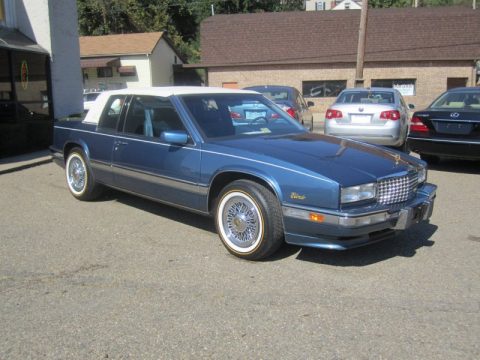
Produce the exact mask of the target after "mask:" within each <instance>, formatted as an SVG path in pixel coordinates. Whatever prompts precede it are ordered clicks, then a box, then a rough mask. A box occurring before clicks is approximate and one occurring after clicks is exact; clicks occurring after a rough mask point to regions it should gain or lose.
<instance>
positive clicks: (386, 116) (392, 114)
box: [380, 110, 400, 120]
mask: <svg viewBox="0 0 480 360" xmlns="http://www.w3.org/2000/svg"><path fill="white" fill-rule="evenodd" d="M380 119H382V120H399V119H400V111H398V110H388V111H382V112H381V113H380Z"/></svg>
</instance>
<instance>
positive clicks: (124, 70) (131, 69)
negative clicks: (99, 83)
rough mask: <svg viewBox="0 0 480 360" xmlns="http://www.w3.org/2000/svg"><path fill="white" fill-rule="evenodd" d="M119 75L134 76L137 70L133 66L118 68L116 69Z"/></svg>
mask: <svg viewBox="0 0 480 360" xmlns="http://www.w3.org/2000/svg"><path fill="white" fill-rule="evenodd" d="M117 70H118V72H119V73H120V74H136V73H137V69H136V68H135V66H120V67H119V68H118V69H117Z"/></svg>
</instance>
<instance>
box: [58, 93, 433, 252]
mask: <svg viewBox="0 0 480 360" xmlns="http://www.w3.org/2000/svg"><path fill="white" fill-rule="evenodd" d="M233 111H234V112H235V116H233V115H232V112H233ZM238 113H241V118H242V121H237V120H236V119H237V118H238V115H237V114H238ZM51 150H52V154H53V158H54V159H55V160H56V162H57V163H59V164H60V165H62V166H63V167H65V173H66V179H67V184H68V188H69V190H70V192H71V193H72V195H73V196H74V197H76V198H78V199H80V200H91V199H94V198H95V197H97V196H99V194H100V192H101V190H102V188H103V186H108V187H112V188H116V189H120V190H124V191H128V192H130V193H134V194H138V195H140V196H143V197H146V198H150V199H153V200H156V201H160V202H163V203H166V204H171V205H174V206H178V207H180V208H183V209H187V210H190V211H194V212H197V213H200V214H205V215H212V216H213V217H214V219H215V224H216V228H217V231H218V234H219V236H220V239H221V240H222V242H223V244H224V245H225V247H226V248H227V250H228V251H229V252H231V253H232V254H234V255H236V256H238V257H241V258H245V259H251V260H254V259H261V258H264V257H267V256H269V255H271V254H272V253H273V252H274V251H275V250H277V249H278V247H279V246H280V245H281V244H282V243H283V242H284V241H285V242H287V243H289V244H296V245H300V246H311V247H317V248H326V249H335V250H344V249H348V248H353V247H357V246H361V245H366V244H369V243H372V242H376V241H379V240H383V239H386V238H389V237H391V236H393V235H394V234H395V231H397V230H405V229H407V228H408V227H410V226H411V225H412V224H415V223H418V222H420V221H424V220H428V219H429V218H430V216H431V214H432V210H433V204H434V199H435V193H436V186H435V185H432V184H429V183H427V182H426V179H427V170H426V166H425V163H424V162H423V161H421V160H418V159H416V158H413V157H410V156H408V155H406V154H401V153H399V152H396V151H394V150H388V149H383V148H380V147H376V146H373V145H368V144H364V143H360V142H357V141H350V140H346V139H340V138H336V137H330V136H323V135H318V134H313V133H310V132H308V131H307V130H306V129H305V128H303V127H302V126H301V125H299V124H298V123H297V122H296V121H295V120H294V119H292V118H291V117H290V116H289V115H288V114H287V113H285V112H283V111H282V110H281V109H280V108H279V107H278V106H276V105H275V104H274V103H273V102H271V101H269V100H267V99H266V98H264V97H263V96H261V95H260V94H258V93H256V92H253V91H240V90H227V89H219V88H201V87H165V88H150V89H144V90H127V89H126V90H118V91H107V92H104V93H102V94H101V95H100V96H99V97H98V98H97V100H96V102H95V104H94V105H93V107H92V108H91V110H90V111H89V112H88V114H87V116H86V117H85V119H84V120H83V121H71V120H70V121H68V120H66V121H57V122H56V123H55V130H54V144H53V145H52V147H51Z"/></svg>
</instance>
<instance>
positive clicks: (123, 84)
mask: <svg viewBox="0 0 480 360" xmlns="http://www.w3.org/2000/svg"><path fill="white" fill-rule="evenodd" d="M120 64H121V66H135V69H136V75H135V76H120V74H119V73H118V71H117V67H113V68H112V75H113V76H112V77H107V78H98V77H97V69H96V68H95V69H94V68H91V69H84V70H83V73H84V74H87V75H88V79H85V81H84V88H85V90H115V89H125V88H144V87H150V86H152V81H151V76H150V59H149V56H148V55H135V56H123V57H121V58H120Z"/></svg>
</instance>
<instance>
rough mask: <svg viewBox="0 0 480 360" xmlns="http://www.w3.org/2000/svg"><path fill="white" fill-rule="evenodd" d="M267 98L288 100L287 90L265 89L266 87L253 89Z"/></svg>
mask: <svg viewBox="0 0 480 360" xmlns="http://www.w3.org/2000/svg"><path fill="white" fill-rule="evenodd" d="M255 91H257V92H259V93H260V94H262V95H263V96H265V97H266V98H267V99H270V100H272V101H285V100H288V92H287V91H284V90H267V89H255Z"/></svg>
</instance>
